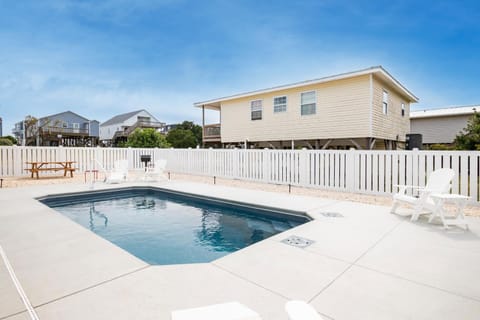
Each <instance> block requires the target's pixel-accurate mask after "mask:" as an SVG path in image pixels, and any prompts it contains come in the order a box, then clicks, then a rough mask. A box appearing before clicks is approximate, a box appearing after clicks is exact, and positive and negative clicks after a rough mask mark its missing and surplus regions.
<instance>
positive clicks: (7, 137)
mask: <svg viewBox="0 0 480 320" xmlns="http://www.w3.org/2000/svg"><path fill="white" fill-rule="evenodd" d="M0 138H3V139H8V140H10V141H11V142H12V144H17V139H15V138H14V137H12V136H4V137H0Z"/></svg>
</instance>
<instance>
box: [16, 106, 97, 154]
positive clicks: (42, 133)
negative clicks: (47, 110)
mask: <svg viewBox="0 0 480 320" xmlns="http://www.w3.org/2000/svg"><path fill="white" fill-rule="evenodd" d="M98 129H99V122H98V121H97V120H89V119H87V118H85V117H82V116H80V115H78V114H76V113H74V112H72V111H65V112H61V113H57V114H53V115H49V116H46V117H42V118H39V119H38V122H37V123H36V125H35V128H32V129H29V130H28V132H27V133H25V121H20V122H17V123H16V124H15V128H14V129H13V130H12V132H13V134H14V135H15V138H16V139H17V140H18V142H19V143H20V144H25V143H28V141H30V143H33V144H34V145H37V146H59V145H61V146H70V147H86V146H88V147H93V146H96V145H97V144H98ZM27 140H28V141H27Z"/></svg>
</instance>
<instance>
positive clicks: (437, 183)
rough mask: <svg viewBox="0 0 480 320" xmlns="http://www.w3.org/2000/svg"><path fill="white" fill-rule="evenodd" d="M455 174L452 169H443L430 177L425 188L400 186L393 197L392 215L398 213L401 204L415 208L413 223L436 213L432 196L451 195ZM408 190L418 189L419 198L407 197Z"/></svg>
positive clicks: (434, 172)
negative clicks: (422, 216) (428, 214)
mask: <svg viewBox="0 0 480 320" xmlns="http://www.w3.org/2000/svg"><path fill="white" fill-rule="evenodd" d="M454 176H455V172H454V171H453V170H452V169H448V168H443V169H437V170H435V171H433V172H432V173H431V174H430V176H429V177H428V181H427V185H426V186H425V187H418V186H405V185H404V186H398V187H400V190H399V191H398V193H397V194H395V195H394V196H393V205H392V209H391V213H396V210H397V208H398V206H399V204H400V203H402V202H403V203H407V204H409V205H410V206H412V207H413V213H412V218H411V220H412V221H416V220H417V219H418V217H419V215H420V214H425V213H432V212H434V211H435V203H434V202H433V200H432V198H431V197H430V195H431V194H444V193H449V192H450V188H451V183H452V179H453V177H454ZM407 189H416V190H418V191H419V196H418V198H417V197H413V196H410V195H407V194H406V192H407Z"/></svg>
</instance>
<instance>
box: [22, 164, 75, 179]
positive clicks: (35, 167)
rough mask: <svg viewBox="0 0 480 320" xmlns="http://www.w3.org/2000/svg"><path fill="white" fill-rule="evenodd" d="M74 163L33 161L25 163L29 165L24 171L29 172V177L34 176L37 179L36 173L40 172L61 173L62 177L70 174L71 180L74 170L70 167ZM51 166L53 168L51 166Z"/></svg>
mask: <svg viewBox="0 0 480 320" xmlns="http://www.w3.org/2000/svg"><path fill="white" fill-rule="evenodd" d="M73 163H75V161H35V162H27V165H30V166H31V167H30V168H27V169H25V170H27V171H30V172H31V174H32V175H31V177H32V178H33V176H34V175H35V177H36V178H37V179H38V173H39V172H40V171H63V176H64V177H66V176H67V173H68V172H70V177H71V178H73V172H74V171H75V168H73V167H72V164H73ZM52 165H53V166H52Z"/></svg>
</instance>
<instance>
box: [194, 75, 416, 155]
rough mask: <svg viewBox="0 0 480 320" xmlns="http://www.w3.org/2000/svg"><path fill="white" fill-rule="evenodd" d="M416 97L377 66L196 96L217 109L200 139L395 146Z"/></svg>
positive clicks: (281, 145)
mask: <svg viewBox="0 0 480 320" xmlns="http://www.w3.org/2000/svg"><path fill="white" fill-rule="evenodd" d="M417 101H418V98H417V97H416V96H415V95H414V94H412V93H411V92H410V91H409V90H408V89H406V88H405V87H404V86H403V85H402V84H401V83H400V82H398V81H397V80H396V79H395V78H393V77H392V76H391V75H390V74H389V73H388V72H387V71H386V70H385V69H383V68H382V67H381V66H379V67H372V68H369V69H365V70H360V71H355V72H350V73H344V74H339V75H335V76H330V77H325V78H320V79H316V80H308V81H303V82H298V83H294V84H289V85H283V86H278V87H274V88H269V89H263V90H257V91H252V92H247V93H240V94H236V95H232V96H228V97H224V98H219V99H212V100H208V101H204V102H197V103H195V104H194V106H195V107H199V108H202V109H203V114H205V109H211V110H217V111H219V112H220V119H221V123H220V124H213V125H205V117H203V124H204V126H203V128H204V131H203V142H204V145H215V144H217V145H218V144H219V143H221V144H222V146H223V147H232V146H248V147H250V148H264V147H267V148H294V147H295V148H296V147H307V148H311V149H326V148H338V149H346V148H350V147H355V148H357V149H397V148H401V147H403V146H404V142H405V136H406V134H407V133H409V132H410V119H409V114H410V103H415V102H417Z"/></svg>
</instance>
